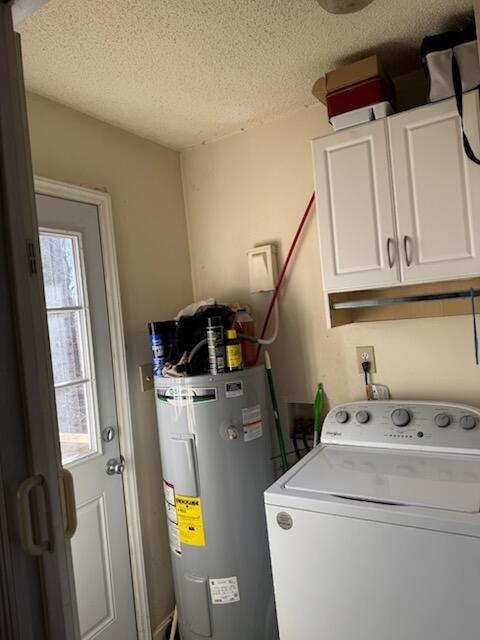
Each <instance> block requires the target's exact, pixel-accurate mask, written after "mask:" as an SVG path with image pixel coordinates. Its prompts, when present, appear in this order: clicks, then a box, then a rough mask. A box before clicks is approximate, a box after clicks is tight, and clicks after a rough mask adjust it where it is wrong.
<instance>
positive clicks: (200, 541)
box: [175, 496, 205, 547]
mask: <svg viewBox="0 0 480 640" xmlns="http://www.w3.org/2000/svg"><path fill="white" fill-rule="evenodd" d="M175 505H176V507H177V519H178V530H179V533H180V542H181V543H182V544H192V545H194V546H196V547H204V546H205V533H204V530H203V518H202V502H201V500H200V498H190V497H188V496H175Z"/></svg>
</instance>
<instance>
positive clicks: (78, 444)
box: [55, 384, 92, 461]
mask: <svg viewBox="0 0 480 640" xmlns="http://www.w3.org/2000/svg"><path fill="white" fill-rule="evenodd" d="M55 398H56V402H57V416H58V429H59V431H60V447H61V450H62V460H63V461H65V460H71V459H73V458H77V457H78V456H81V455H85V454H87V453H90V452H91V451H92V442H91V435H90V431H89V416H88V406H87V405H88V402H87V393H86V385H85V384H79V385H73V386H71V387H60V388H58V389H56V390H55Z"/></svg>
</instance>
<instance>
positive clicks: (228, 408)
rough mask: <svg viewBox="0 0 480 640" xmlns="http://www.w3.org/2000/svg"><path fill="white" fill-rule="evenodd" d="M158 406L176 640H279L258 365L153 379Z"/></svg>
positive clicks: (266, 429) (267, 415)
mask: <svg viewBox="0 0 480 640" xmlns="http://www.w3.org/2000/svg"><path fill="white" fill-rule="evenodd" d="M155 401H156V407H157V418H158V430H159V437H160V449H161V457H162V469H163V478H164V491H165V506H166V511H167V520H168V529H169V540H170V549H171V558H172V565H173V575H174V582H175V594H176V599H177V607H178V613H179V628H180V634H181V637H182V640H200V639H201V638H214V639H215V640H276V639H277V638H278V632H277V624H276V616H275V605H274V596H273V584H272V576H271V569H270V557H269V550H268V541H267V529H266V520H265V510H264V504H263V492H264V491H265V489H266V488H267V487H268V486H270V485H271V484H272V482H273V480H274V472H273V464H272V460H271V455H272V451H271V432H272V417H271V411H270V405H269V401H268V399H267V395H266V377H265V369H264V367H263V366H259V367H253V368H251V369H246V370H244V371H239V372H235V373H227V374H222V375H216V376H212V375H201V376H193V377H189V378H176V379H175V378H156V380H155Z"/></svg>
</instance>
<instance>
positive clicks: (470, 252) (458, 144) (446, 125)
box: [388, 92, 480, 283]
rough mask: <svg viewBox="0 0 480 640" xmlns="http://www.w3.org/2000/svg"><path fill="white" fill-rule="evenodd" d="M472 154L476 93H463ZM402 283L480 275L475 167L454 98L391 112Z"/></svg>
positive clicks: (479, 179)
mask: <svg viewBox="0 0 480 640" xmlns="http://www.w3.org/2000/svg"><path fill="white" fill-rule="evenodd" d="M464 98H465V99H464V120H465V125H466V127H467V130H468V134H469V139H470V142H471V144H472V146H473V147H474V149H475V150H476V152H477V153H479V152H480V144H479V124H478V123H479V114H478V93H477V92H475V93H470V94H468V95H466V96H464ZM388 127H389V137H390V149H391V160H392V174H393V184H394V194H395V209H396V214H397V220H398V233H399V239H400V246H401V250H402V281H403V282H406V283H412V282H428V281H432V280H446V279H456V278H459V277H464V276H475V275H479V274H480V168H479V166H478V165H476V164H475V163H474V162H472V161H471V160H469V159H468V158H467V156H466V154H465V151H464V148H463V141H462V129H461V123H460V118H459V116H458V113H457V108H456V104H455V100H453V99H452V100H446V101H444V102H437V103H435V104H432V105H428V106H426V107H422V108H420V109H415V110H413V111H406V112H404V113H401V114H398V115H396V116H393V117H391V118H389V121H388Z"/></svg>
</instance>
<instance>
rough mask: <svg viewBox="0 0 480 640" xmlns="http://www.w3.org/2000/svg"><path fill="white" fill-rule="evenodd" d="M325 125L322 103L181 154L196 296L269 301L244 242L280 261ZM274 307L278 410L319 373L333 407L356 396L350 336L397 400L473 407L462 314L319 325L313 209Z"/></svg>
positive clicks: (358, 382) (302, 397)
mask: <svg viewBox="0 0 480 640" xmlns="http://www.w3.org/2000/svg"><path fill="white" fill-rule="evenodd" d="M327 132H329V125H328V124H327V121H326V116H325V111H324V108H323V107H322V106H320V105H319V106H315V107H311V108H308V109H303V110H300V111H297V112H296V113H294V114H291V115H290V116H288V117H285V118H282V119H279V120H277V121H275V122H272V123H269V124H266V125H264V126H261V127H257V128H254V129H251V130H248V131H246V132H243V133H240V134H238V135H235V136H232V137H229V138H225V139H223V140H219V141H217V142H214V143H212V144H207V145H203V146H200V147H196V148H194V149H191V150H187V151H185V152H183V153H182V171H183V181H184V192H185V203H186V210H187V223H188V228H189V240H190V249H191V260H192V273H193V281H194V291H195V296H196V297H197V298H203V297H205V296H216V297H217V298H218V299H220V300H226V301H227V300H230V301H232V300H239V299H240V300H243V301H253V303H254V306H255V308H256V310H257V313H258V312H259V311H260V310H261V309H263V308H264V301H262V300H261V299H259V297H258V296H254V297H252V298H251V297H250V296H249V295H248V274H247V261H246V256H245V254H246V251H247V249H249V248H251V247H253V246H254V245H255V244H256V243H264V242H271V241H274V242H277V243H278V245H279V253H280V260H283V259H284V257H285V254H286V251H287V249H288V246H289V244H290V241H291V239H292V237H293V234H294V231H295V229H296V226H297V224H298V222H299V220H300V216H301V214H302V213H303V209H304V206H305V203H306V202H307V200H308V198H309V196H310V194H311V193H312V190H313V178H312V162H311V155H310V140H311V139H312V138H314V137H317V136H320V135H324V134H325V133H327ZM280 305H281V307H280V309H281V329H280V335H279V339H278V341H277V342H276V344H275V345H274V347H273V348H271V350H270V351H271V355H272V360H273V364H274V367H275V371H274V374H275V378H276V380H277V382H278V386H279V394H280V396H281V400H282V408H283V415H284V418H285V415H286V414H285V405H286V403H288V402H309V401H310V402H311V401H312V398H313V395H314V390H315V386H316V383H317V382H323V383H324V385H325V390H326V393H327V396H328V400H329V402H330V404H331V405H334V404H337V403H340V402H345V401H348V400H354V399H358V398H361V397H362V393H363V385H362V376H361V375H360V374H359V373H358V372H357V367H356V364H355V345H374V347H375V351H376V360H377V371H378V373H377V374H376V375H375V376H374V379H375V380H376V381H377V382H384V383H386V384H388V385H389V387H390V389H391V391H392V394H393V396H394V397H396V398H401V397H408V398H412V399H415V398H416V399H420V398H423V399H429V398H431V399H443V400H450V401H459V402H466V403H472V404H475V405H480V369H479V368H477V367H475V365H474V363H473V346H472V337H471V319H470V318H469V317H463V316H462V317H456V318H437V319H423V320H404V321H389V322H377V323H366V324H357V325H349V326H345V327H340V328H337V329H332V330H328V329H326V324H325V313H324V303H323V296H322V279H321V271H320V256H319V245H318V240H317V228H316V220H315V219H314V215H312V216H311V219H310V220H309V222H308V224H307V227H306V229H305V233H304V235H303V239H302V241H301V243H300V244H299V245H298V250H297V253H296V257H295V260H294V261H293V263H292V268H291V269H290V271H289V275H288V280H287V282H286V286H285V287H284V289H283V295H282V297H281V301H280ZM260 317H261V316H260ZM284 428H285V425H284Z"/></svg>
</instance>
